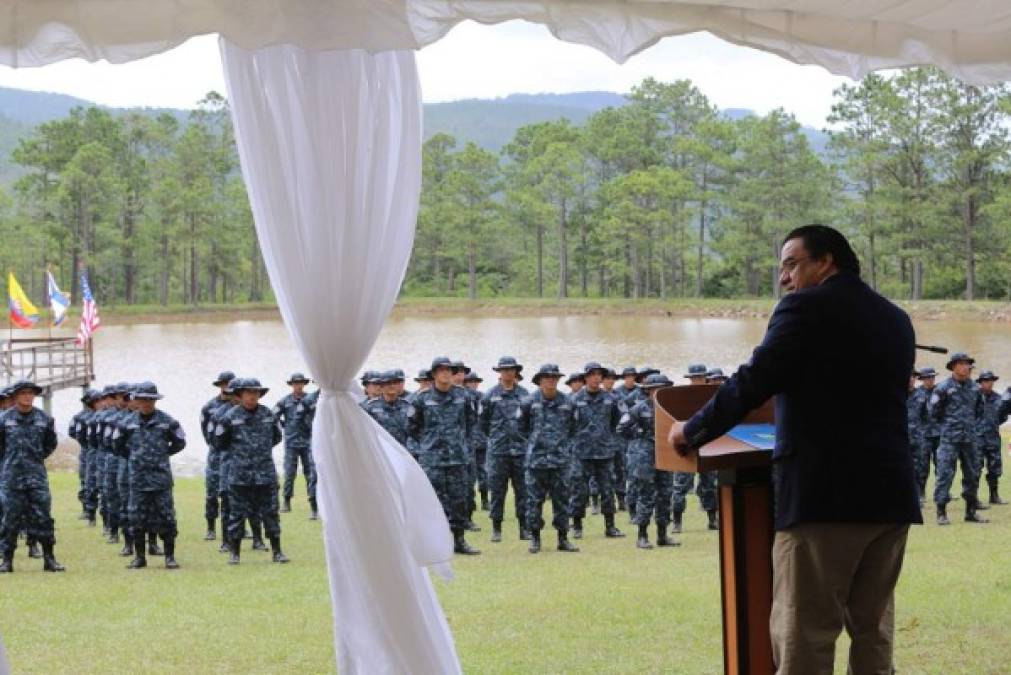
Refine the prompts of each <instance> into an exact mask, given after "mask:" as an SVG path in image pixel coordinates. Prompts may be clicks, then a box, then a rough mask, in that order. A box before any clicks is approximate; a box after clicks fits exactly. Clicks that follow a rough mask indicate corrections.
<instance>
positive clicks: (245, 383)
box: [231, 377, 270, 396]
mask: <svg viewBox="0 0 1011 675" xmlns="http://www.w3.org/2000/svg"><path fill="white" fill-rule="evenodd" d="M231 390H232V392H233V393H236V394H241V393H242V392H244V391H258V392H260V396H263V395H264V394H266V393H267V392H268V391H270V389H269V388H268V387H264V386H263V385H262V384H260V381H259V380H258V379H256V378H255V377H243V378H240V379H237V380H232V383H231Z"/></svg>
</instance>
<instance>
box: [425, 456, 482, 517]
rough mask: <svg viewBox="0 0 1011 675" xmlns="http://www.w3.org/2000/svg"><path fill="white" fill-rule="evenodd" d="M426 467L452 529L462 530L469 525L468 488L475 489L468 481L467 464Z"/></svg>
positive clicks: (426, 472) (427, 474) (426, 473)
mask: <svg viewBox="0 0 1011 675" xmlns="http://www.w3.org/2000/svg"><path fill="white" fill-rule="evenodd" d="M424 468H425V475H426V476H428V480H429V482H430V483H431V484H432V487H433V488H434V489H435V494H436V496H437V497H438V498H439V503H440V504H442V510H443V512H444V513H445V514H446V519H447V520H448V521H449V527H450V529H453V530H462V529H463V528H464V527H466V525H467V490H468V489H469V490H471V491H473V489H472V488H471V487H470V484H468V482H467V465H466V464H458V465H456V466H426V467H424Z"/></svg>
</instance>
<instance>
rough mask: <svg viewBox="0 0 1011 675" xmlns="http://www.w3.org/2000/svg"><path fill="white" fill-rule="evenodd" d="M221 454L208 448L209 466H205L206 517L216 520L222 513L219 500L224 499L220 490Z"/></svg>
mask: <svg viewBox="0 0 1011 675" xmlns="http://www.w3.org/2000/svg"><path fill="white" fill-rule="evenodd" d="M220 480H221V454H220V453H218V452H217V451H216V450H212V449H210V448H208V449H207V466H205V467H204V518H209V519H211V520H214V519H215V518H217V517H218V514H220V513H221V508H220V506H219V502H220V501H222V500H223V498H222V497H221V496H220V495H221V490H220Z"/></svg>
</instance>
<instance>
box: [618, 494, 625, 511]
mask: <svg viewBox="0 0 1011 675" xmlns="http://www.w3.org/2000/svg"><path fill="white" fill-rule="evenodd" d="M618 510H619V511H624V510H625V495H618Z"/></svg>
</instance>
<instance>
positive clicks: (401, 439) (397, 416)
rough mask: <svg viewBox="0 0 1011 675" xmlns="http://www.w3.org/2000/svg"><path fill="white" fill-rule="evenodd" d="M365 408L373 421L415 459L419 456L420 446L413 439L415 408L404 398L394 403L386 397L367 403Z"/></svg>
mask: <svg viewBox="0 0 1011 675" xmlns="http://www.w3.org/2000/svg"><path fill="white" fill-rule="evenodd" d="M363 407H364V408H365V412H367V413H368V414H369V415H370V416H371V417H372V419H374V420H375V421H376V422H378V423H379V426H381V427H382V428H383V429H386V431H387V432H388V433H389V434H390V436H393V437H394V438H395V439H397V442H398V443H400V444H401V445H402V446H404V447H405V448H407V451H408V452H410V453H411V455H413V456H414V457H415V458H416V457H417V456H418V445H417V443H415V441H414V439H413V438H411V418H412V417H414V406H413V405H411V404H410V403H408V402H407V401H405V400H404V399H403V398H397V399H396V400H395V401H393V403H390V402H389V401H387V400H386V399H385V398H384V397H382V396H380V397H379V398H375V399H372V400H371V401H367V402H366V403H365V404H364V405H363Z"/></svg>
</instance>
